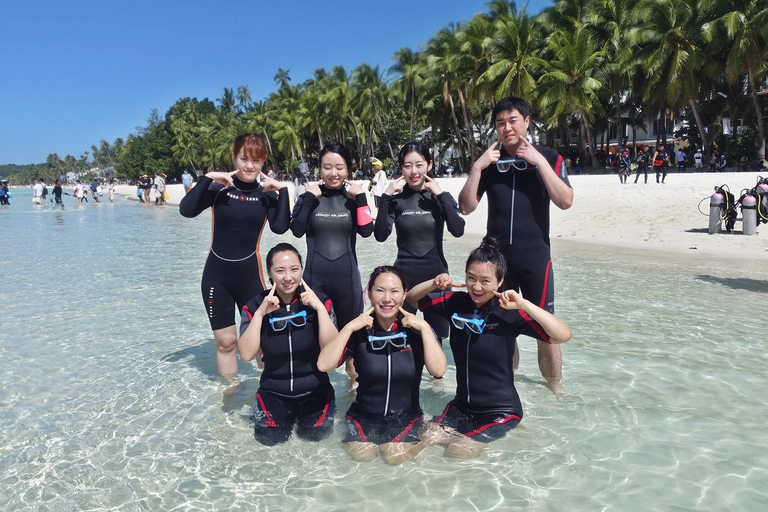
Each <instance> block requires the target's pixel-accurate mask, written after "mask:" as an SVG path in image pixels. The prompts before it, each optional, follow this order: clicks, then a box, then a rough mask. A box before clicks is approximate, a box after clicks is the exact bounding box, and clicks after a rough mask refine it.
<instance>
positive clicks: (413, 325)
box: [399, 307, 448, 378]
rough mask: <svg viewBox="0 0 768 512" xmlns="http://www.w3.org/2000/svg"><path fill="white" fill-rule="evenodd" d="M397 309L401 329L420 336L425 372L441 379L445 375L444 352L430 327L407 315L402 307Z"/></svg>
mask: <svg viewBox="0 0 768 512" xmlns="http://www.w3.org/2000/svg"><path fill="white" fill-rule="evenodd" d="M399 309H400V313H402V314H403V321H402V323H403V327H408V328H410V329H415V330H417V331H419V334H421V342H422V345H423V347H424V366H426V367H427V371H428V372H429V373H430V374H432V375H433V376H435V377H438V378H439V377H442V376H443V375H444V374H445V368H446V366H448V361H447V359H446V358H445V352H443V349H442V348H441V347H440V344H439V343H438V342H437V338H435V332H434V331H433V330H432V326H431V325H429V324H428V323H427V321H426V320H424V319H423V318H419V317H417V316H416V315H414V314H413V313H409V312H408V311H406V310H404V309H403V308H402V307H401V308H399Z"/></svg>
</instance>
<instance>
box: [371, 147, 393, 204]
mask: <svg viewBox="0 0 768 512" xmlns="http://www.w3.org/2000/svg"><path fill="white" fill-rule="evenodd" d="M371 165H373V169H374V172H375V174H374V175H373V179H372V180H371V193H372V194H373V205H374V206H375V207H376V208H377V210H378V208H379V202H380V201H381V194H383V193H384V191H385V190H387V186H389V181H388V180H387V173H386V172H385V171H384V169H383V165H384V164H382V163H381V160H378V159H376V158H374V159H373V160H371Z"/></svg>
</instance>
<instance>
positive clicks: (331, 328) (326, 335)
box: [299, 279, 339, 349]
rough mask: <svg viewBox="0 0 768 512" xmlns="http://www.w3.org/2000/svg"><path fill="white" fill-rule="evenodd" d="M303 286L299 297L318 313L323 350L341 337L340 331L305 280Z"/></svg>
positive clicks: (302, 282)
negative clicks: (337, 337) (336, 338)
mask: <svg viewBox="0 0 768 512" xmlns="http://www.w3.org/2000/svg"><path fill="white" fill-rule="evenodd" d="M301 284H302V285H304V291H303V292H302V293H301V295H300V296H299V297H300V299H301V303H302V304H304V305H305V306H309V307H311V308H312V309H314V310H315V311H316V312H317V341H318V343H319V344H320V348H321V349H322V348H323V347H325V346H326V345H328V343H330V342H331V340H333V339H334V338H335V337H336V336H338V335H339V331H338V329H336V326H335V325H334V323H333V319H331V315H330V312H329V311H328V309H327V308H326V305H325V304H324V303H323V301H321V300H320V298H319V297H318V296H317V294H315V292H314V291H312V289H311V288H310V287H309V285H307V283H305V282H304V280H303V279H302V280H301Z"/></svg>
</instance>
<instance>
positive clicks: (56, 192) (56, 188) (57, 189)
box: [53, 180, 69, 210]
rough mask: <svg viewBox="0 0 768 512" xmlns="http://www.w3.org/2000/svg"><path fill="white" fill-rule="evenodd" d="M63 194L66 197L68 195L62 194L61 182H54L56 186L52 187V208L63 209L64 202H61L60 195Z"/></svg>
mask: <svg viewBox="0 0 768 512" xmlns="http://www.w3.org/2000/svg"><path fill="white" fill-rule="evenodd" d="M62 194H64V195H66V196H68V195H69V193H68V192H64V189H62V188H61V180H56V185H55V186H54V187H53V201H54V206H55V207H58V208H61V209H62V210H63V209H64V201H62V200H61V195H62Z"/></svg>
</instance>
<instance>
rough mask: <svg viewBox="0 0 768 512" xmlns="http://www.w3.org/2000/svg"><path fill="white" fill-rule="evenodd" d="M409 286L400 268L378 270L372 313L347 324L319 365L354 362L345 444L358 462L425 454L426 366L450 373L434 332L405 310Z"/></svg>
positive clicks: (373, 278) (325, 349)
mask: <svg viewBox="0 0 768 512" xmlns="http://www.w3.org/2000/svg"><path fill="white" fill-rule="evenodd" d="M406 286H407V285H406V282H405V279H404V278H403V275H402V274H401V272H400V271H399V270H398V269H396V268H395V267H391V266H382V267H377V268H376V269H375V270H374V271H373V273H372V274H371V277H370V279H369V280H368V297H369V298H370V301H371V308H370V309H369V310H368V311H366V312H365V313H363V314H362V315H360V316H358V317H357V318H354V319H352V321H351V322H349V323H348V324H347V325H345V326H344V328H343V329H341V331H340V332H339V335H338V336H337V337H336V338H335V339H334V340H333V341H331V342H330V343H329V344H328V345H326V346H325V347H323V349H322V350H321V351H320V357H319V358H318V360H317V367H318V368H319V369H320V371H325V372H328V371H331V370H333V369H334V368H336V367H338V366H339V365H340V364H341V363H342V362H343V361H344V358H345V357H347V356H351V357H354V358H355V368H356V369H357V373H358V377H357V380H358V383H359V387H358V388H357V397H356V398H355V401H354V402H353V403H352V405H351V406H350V408H349V410H348V411H347V421H346V429H345V433H344V438H343V443H344V447H345V448H346V449H347V451H348V452H349V454H350V455H351V456H352V458H353V459H355V460H357V461H369V460H373V459H374V458H375V457H376V455H377V454H378V453H379V451H381V453H382V456H383V457H384V460H385V461H386V462H387V463H389V464H399V463H401V462H404V461H406V460H410V459H412V458H414V457H415V456H416V455H417V454H418V453H419V452H420V451H421V450H422V449H423V444H422V442H421V440H420V439H419V437H418V431H419V428H420V427H421V424H422V420H423V417H424V416H423V413H422V412H421V406H420V405H419V384H420V383H421V373H422V370H423V368H424V366H426V367H427V371H429V373H431V374H432V375H434V376H435V377H441V376H442V375H443V374H444V373H445V367H446V364H447V363H446V359H445V354H444V353H443V350H442V349H441V348H440V345H439V344H438V343H437V340H436V339H435V335H434V333H433V332H432V328H431V327H430V326H429V324H428V323H427V322H425V321H424V320H423V319H421V318H418V317H416V316H415V315H413V314H411V313H408V312H407V311H405V310H404V309H403V308H402V306H403V303H404V301H405V294H406V292H407V287H406Z"/></svg>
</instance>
